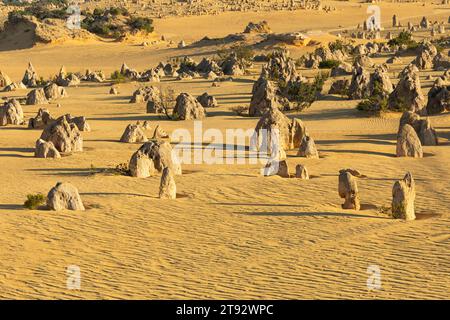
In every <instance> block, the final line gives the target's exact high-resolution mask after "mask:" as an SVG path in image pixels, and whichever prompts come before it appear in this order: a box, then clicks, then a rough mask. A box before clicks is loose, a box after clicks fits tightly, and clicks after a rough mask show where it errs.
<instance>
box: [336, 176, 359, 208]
mask: <svg viewBox="0 0 450 320" xmlns="http://www.w3.org/2000/svg"><path fill="white" fill-rule="evenodd" d="M338 192H339V196H340V197H341V198H343V199H345V202H344V204H343V205H342V208H343V209H353V210H359V209H360V201H359V192H358V184H357V182H356V178H355V177H354V176H353V175H352V174H351V173H350V172H348V171H347V170H341V171H340V172H339V184H338Z"/></svg>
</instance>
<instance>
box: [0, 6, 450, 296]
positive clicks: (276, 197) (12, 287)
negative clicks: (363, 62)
mask: <svg viewBox="0 0 450 320" xmlns="http://www.w3.org/2000/svg"><path fill="white" fill-rule="evenodd" d="M338 5H340V6H349V7H351V8H349V9H348V12H347V11H345V12H340V13H339V12H337V13H332V14H328V15H326V14H319V13H311V14H309V13H308V14H305V12H304V11H299V12H274V13H271V14H270V15H267V14H266V15H263V14H261V13H230V14H224V15H220V16H215V17H187V18H178V19H177V18H170V19H166V20H162V21H156V27H157V31H158V32H160V33H161V34H167V35H168V36H169V37H172V38H173V39H185V40H187V41H188V42H189V41H194V40H199V39H200V38H202V37H203V36H205V35H209V36H214V37H220V36H225V35H227V34H229V33H233V32H240V31H242V30H243V28H244V27H245V25H246V24H247V23H248V22H249V21H252V20H253V21H258V20H261V19H262V18H264V19H266V20H268V21H269V24H270V26H271V27H272V29H273V30H274V31H276V32H285V31H298V30H306V29H308V30H311V29H316V28H321V29H322V30H331V29H339V28H341V27H345V26H347V25H355V24H357V23H359V22H360V21H363V19H364V17H366V14H365V9H364V6H363V8H362V9H361V8H360V7H359V4H355V3H349V4H347V3H343V4H340V3H338ZM338 5H337V6H338ZM384 6H385V7H384ZM384 6H383V8H385V11H383V12H386V13H385V14H384V13H383V14H384V15H383V21H386V23H389V21H390V17H391V16H392V13H393V12H395V11H396V10H397V11H399V12H401V15H400V18H401V19H406V18H407V15H409V16H411V17H419V16H420V17H421V16H422V15H425V14H429V15H432V14H435V15H436V16H437V17H439V16H440V17H442V16H448V12H442V9H440V8H437V9H436V8H434V7H432V6H429V5H428V6H425V7H423V8H422V7H419V8H418V7H417V6H418V5H417V4H395V5H394V4H386V5H384ZM398 6H402V7H401V8H400V9H399V8H398ZM396 8H397V9H396ZM352 10H353V11H352ZM383 10H384V9H383ZM352 17H354V18H352ZM352 19H353V20H352ZM415 19H416V18H415ZM417 19H419V18H417ZM412 20H413V19H412ZM205 25H207V26H208V25H211V26H212V27H205ZM186 26H189V28H187V27H186ZM214 50H217V47H207V48H204V47H201V48H198V47H188V48H185V49H182V50H180V49H174V48H167V47H165V46H160V47H158V46H153V47H146V48H145V47H141V46H138V45H131V44H120V43H108V42H105V43H101V42H90V43H81V44H80V43H67V44H64V45H47V46H38V47H35V48H32V49H25V50H17V51H1V52H0V69H1V70H3V71H4V72H6V73H7V74H8V75H9V76H10V77H11V78H12V79H13V80H15V81H18V80H20V79H21V77H22V75H23V72H24V70H25V68H26V64H27V62H28V61H32V62H33V64H34V66H35V68H36V69H37V72H38V73H39V74H40V75H42V76H44V77H49V76H50V75H54V74H56V73H57V72H58V69H59V67H60V66H61V65H65V66H66V67H67V69H68V71H79V70H85V69H87V68H91V69H102V70H104V71H105V73H106V74H107V75H109V74H110V73H111V72H112V71H113V70H116V69H119V68H120V65H121V63H122V62H124V61H125V62H127V64H128V65H129V66H130V67H133V68H137V69H138V70H143V69H144V68H149V67H153V66H156V64H157V63H158V62H159V61H164V60H166V59H167V58H168V57H174V56H183V55H190V56H194V57H195V59H196V60H197V61H199V60H200V58H201V57H202V56H203V55H205V54H209V53H211V52H214ZM292 51H293V52H296V51H295V50H294V49H292ZM385 59H386V57H383V58H380V59H378V60H377V62H383V61H384V60H385ZM408 60H412V57H409V58H405V59H404V61H406V62H408ZM402 67H404V65H394V66H393V67H392V68H391V69H390V71H391V72H393V73H395V74H397V73H398V71H399V70H401V69H402ZM260 68H261V64H256V65H255V68H254V69H253V70H252V74H251V75H249V76H244V77H237V78H235V79H234V81H232V82H231V81H229V82H222V83H221V86H220V87H212V86H211V81H209V80H204V79H198V80H190V81H172V80H170V79H164V80H163V81H162V82H161V83H160V84H157V85H160V86H162V87H165V86H171V87H173V88H174V89H175V90H176V92H189V93H191V94H194V95H198V94H201V93H203V92H205V91H207V92H208V93H210V94H212V95H214V96H215V97H216V98H217V100H218V102H219V104H220V107H219V108H215V109H209V110H207V111H208V118H207V119H206V120H204V121H203V123H202V125H203V128H204V129H208V128H218V129H220V130H222V131H224V130H225V129H226V128H242V129H250V128H254V126H255V125H256V122H257V120H258V119H257V118H249V117H239V116H236V115H235V114H234V113H233V112H232V111H230V108H231V107H233V106H238V105H247V104H248V103H249V101H250V98H251V88H252V84H253V81H254V80H255V79H256V78H257V76H258V74H259V71H260ZM303 73H304V74H305V75H310V71H304V72H303ZM429 74H432V75H434V76H436V75H440V74H442V72H431V71H430V72H422V73H421V80H422V86H423V89H424V91H425V93H426V92H427V91H428V89H429V87H430V86H431V84H432V81H431V80H430V81H429V80H426V77H427V76H428V75H429ZM138 86H139V84H138V83H127V84H120V85H119V95H117V96H112V95H109V94H108V91H109V84H92V83H83V84H82V85H80V86H79V87H70V88H68V89H67V90H68V94H69V97H68V98H65V99H62V100H60V101H56V102H53V103H51V104H50V105H48V106H47V107H48V108H49V109H50V111H51V113H52V115H54V116H60V115H62V114H65V113H71V114H72V115H85V116H86V117H87V118H88V121H89V123H90V125H91V127H92V132H84V133H83V138H84V146H85V150H84V152H82V153H77V154H73V155H71V156H67V157H63V158H61V159H56V160H51V159H36V158H34V157H33V155H34V144H35V141H36V139H38V137H39V136H40V133H41V131H40V130H39V131H38V130H30V129H27V128H26V126H8V127H1V128H0V168H1V171H0V181H1V183H0V185H1V193H0V248H1V250H0V298H57V299H60V298H90V299H100V298H106V299H116V298H120V299H122V298H150V299H155V298H163V299H165V298H168V299H171V298H173V299H178V298H192V299H200V298H217V299H231V298H236V299H247V298H248V299H257V298H274V299H282V298H289V299H299V298H301V299H310V298H324V299H330V298H339V299H341V298H358V299H367V298H387V299H395V298H406V299H411V298H425V299H431V298H447V299H448V298H449V297H450V296H449V292H450V255H449V252H450V233H449V226H450V213H449V208H450V191H449V189H448V186H449V184H450V169H449V166H448V165H449V163H450V141H449V139H450V114H448V113H445V114H442V115H439V116H433V117H431V121H432V124H433V126H434V127H435V128H436V129H437V131H438V134H439V137H440V142H441V144H440V145H439V146H436V147H424V151H425V153H426V156H425V157H424V158H422V159H410V158H408V159H407V158H396V157H395V143H396V132H397V128H398V120H399V117H400V114H390V115H388V116H385V117H383V118H373V117H366V116H364V115H363V114H362V113H360V112H358V111H357V110H355V106H356V103H357V101H348V100H345V99H343V98H340V97H338V96H330V95H324V97H323V98H322V99H321V100H320V101H317V102H315V103H314V104H313V105H312V106H311V107H310V108H309V109H308V110H306V111H304V112H302V113H300V114H289V116H296V117H299V118H300V119H302V120H303V121H304V122H305V123H306V125H307V127H308V129H309V131H310V133H311V136H312V137H313V138H314V139H315V141H316V143H317V145H318V149H319V152H320V155H321V158H320V159H304V158H299V157H296V150H292V151H290V152H288V164H289V167H290V170H291V172H292V173H293V170H294V168H295V165H296V164H299V163H302V164H305V165H306V166H307V167H308V169H309V172H310V174H311V175H312V178H311V179H310V180H306V181H303V180H298V179H295V178H292V179H287V178H281V177H278V176H274V177H263V176H261V175H260V168H261V167H262V164H243V165H242V164H241V165H238V164H228V165H226V164H222V165H220V164H216V165H208V164H195V165H194V164H191V165H184V166H183V170H184V174H183V175H182V176H177V177H176V182H177V189H178V193H179V196H180V197H179V198H178V199H177V200H160V199H158V197H157V195H158V188H159V180H160V178H159V176H155V177H151V178H147V179H137V178H132V177H127V176H120V175H111V174H106V173H103V172H102V171H103V170H102V169H106V168H113V167H115V166H116V165H117V164H119V163H123V162H128V160H129V158H130V157H131V155H132V153H133V152H134V151H135V150H137V149H138V148H139V146H140V144H123V143H120V142H118V139H119V138H120V136H121V134H122V132H123V130H124V129H125V127H126V125H127V124H129V123H134V122H136V121H137V120H149V121H150V122H151V124H152V127H153V128H154V127H155V125H156V124H161V126H162V127H163V128H164V129H165V130H166V131H168V132H172V131H173V130H175V129H177V128H186V129H188V130H190V131H191V132H192V131H193V122H192V121H169V120H165V119H161V118H159V117H158V116H155V115H149V114H146V112H145V104H130V103H128V100H129V98H130V96H131V94H132V92H133V91H134V89H135V88H137V87H138ZM325 91H326V90H325ZM26 93H27V90H22V91H16V92H12V93H2V96H4V97H11V96H24V95H25V94H26ZM56 103H61V105H62V107H61V108H57V107H56ZM39 107H40V106H24V112H25V115H26V118H30V117H32V116H34V115H35V114H36V112H37V110H38V109H39ZM149 135H150V132H149ZM205 142H208V141H205ZM348 167H352V168H356V169H358V170H360V171H361V172H362V173H363V174H365V175H367V178H363V179H359V180H358V186H359V189H360V195H361V201H362V210H361V211H358V212H356V211H350V210H343V209H341V207H340V204H341V203H342V200H341V199H340V198H339V195H338V192H337V185H338V171H339V169H342V168H348ZM407 171H411V172H412V174H413V177H414V179H415V181H416V185H417V197H416V210H417V216H418V219H417V220H415V221H412V222H405V221H399V220H393V219H391V218H389V217H388V216H387V215H386V214H383V213H381V212H380V210H379V208H381V207H382V206H385V207H389V206H390V201H391V198H392V196H391V192H392V186H393V183H394V181H395V180H398V179H401V178H402V177H403V176H404V174H405V173H406V172H407ZM58 181H68V182H71V183H73V184H74V185H75V186H77V187H78V189H79V191H80V193H81V197H82V199H83V200H84V202H85V204H86V205H87V207H88V209H87V210H86V211H85V212H69V211H65V212H50V211H44V210H35V211H30V210H26V209H24V208H23V202H24V200H25V198H26V195H27V194H30V193H38V192H41V193H44V194H46V193H47V192H48V191H49V190H50V188H51V187H53V186H54V185H55V184H56V182H58ZM70 265H77V266H79V267H80V270H81V277H82V280H81V290H68V289H67V288H66V279H67V275H66V269H67V267H68V266H70ZM370 265H377V266H379V267H380V270H381V281H382V287H381V290H376V291H369V290H368V289H367V286H366V281H367V279H368V277H369V274H368V273H367V268H368V267H369V266H370Z"/></svg>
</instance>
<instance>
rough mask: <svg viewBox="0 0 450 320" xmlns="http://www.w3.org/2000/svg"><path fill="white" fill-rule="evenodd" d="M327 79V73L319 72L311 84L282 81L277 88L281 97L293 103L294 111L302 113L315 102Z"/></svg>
mask: <svg viewBox="0 0 450 320" xmlns="http://www.w3.org/2000/svg"><path fill="white" fill-rule="evenodd" d="M327 79H328V73H325V72H321V73H319V74H318V75H316V76H315V77H314V80H313V81H312V82H294V83H283V81H279V82H278V86H279V88H280V90H281V92H282V93H283V95H285V96H286V97H288V99H289V101H291V102H294V103H295V107H294V110H296V111H302V110H304V109H306V108H309V107H310V106H311V104H312V103H313V102H314V101H316V100H317V97H318V96H319V95H320V92H321V91H322V89H323V85H324V83H325V81H326V80H327Z"/></svg>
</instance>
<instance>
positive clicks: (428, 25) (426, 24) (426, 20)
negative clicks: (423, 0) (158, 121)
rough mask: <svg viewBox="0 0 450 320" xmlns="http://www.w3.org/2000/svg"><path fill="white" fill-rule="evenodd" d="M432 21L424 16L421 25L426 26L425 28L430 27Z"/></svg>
mask: <svg viewBox="0 0 450 320" xmlns="http://www.w3.org/2000/svg"><path fill="white" fill-rule="evenodd" d="M430 25H431V24H430V21H428V19H427V18H426V17H423V18H422V20H421V21H420V27H421V28H424V29H428V28H429V27H430Z"/></svg>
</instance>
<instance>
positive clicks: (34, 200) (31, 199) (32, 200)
mask: <svg viewBox="0 0 450 320" xmlns="http://www.w3.org/2000/svg"><path fill="white" fill-rule="evenodd" d="M44 203H45V196H44V195H43V194H42V193H37V194H28V195H27V200H26V201H25V202H24V204H23V205H24V206H25V208H27V209H30V210H36V209H37V208H39V206H42V205H44Z"/></svg>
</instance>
